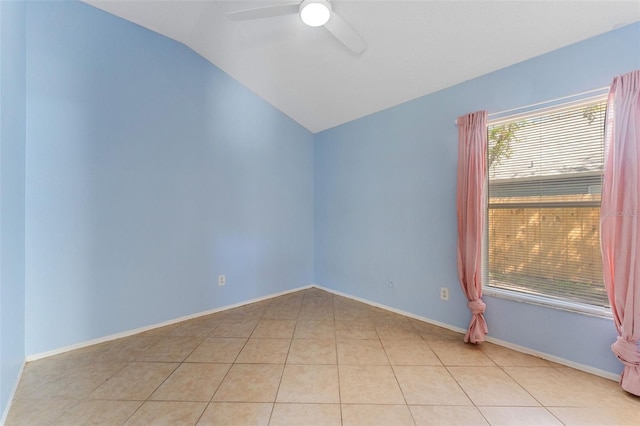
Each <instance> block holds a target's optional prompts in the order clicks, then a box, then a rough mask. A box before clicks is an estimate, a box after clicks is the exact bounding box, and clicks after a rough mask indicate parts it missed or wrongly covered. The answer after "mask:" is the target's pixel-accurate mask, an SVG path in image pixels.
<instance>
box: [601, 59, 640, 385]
mask: <svg viewBox="0 0 640 426" xmlns="http://www.w3.org/2000/svg"><path fill="white" fill-rule="evenodd" d="M639 192H640V70H637V71H633V72H631V73H629V74H625V75H622V76H618V77H616V78H615V79H614V80H613V83H612V85H611V89H610V91H609V98H608V101H607V114H606V122H605V165H604V179H603V184H602V205H601V210H600V239H601V247H602V263H603V265H602V266H603V274H604V282H605V287H606V289H607V295H608V297H609V302H610V304H611V311H612V313H613V319H614V323H615V326H616V329H617V331H618V338H617V340H616V342H615V343H614V344H613V345H612V346H611V349H612V351H613V353H614V354H615V355H616V356H617V357H618V359H619V360H620V361H621V362H622V364H623V365H624V370H623V372H622V376H621V377H620V384H621V386H622V388H623V389H624V390H626V391H627V392H629V393H631V394H634V395H638V396H640V346H639V342H640V260H639V257H640V214H639V209H640V206H639V205H638V199H639V198H640V195H639Z"/></svg>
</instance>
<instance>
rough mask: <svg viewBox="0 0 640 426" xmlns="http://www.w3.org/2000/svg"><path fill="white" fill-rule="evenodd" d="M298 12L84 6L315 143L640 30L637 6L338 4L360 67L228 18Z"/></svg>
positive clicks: (310, 44)
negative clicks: (537, 59) (198, 64)
mask: <svg viewBox="0 0 640 426" xmlns="http://www.w3.org/2000/svg"><path fill="white" fill-rule="evenodd" d="M296 1H297V0H293V1H289V2H286V1H285V2H282V1H277V0H275V1H271V0H262V1H237V0H209V1H192V0H173V1H172V0H168V1H167V0H164V1H139V0H117V1H113V0H112V1H105V0H86V3H89V4H91V5H93V6H96V7H98V8H100V9H103V10H105V11H107V12H110V13H112V14H114V15H117V16H120V17H122V18H124V19H127V20H129V21H131V22H134V23H136V24H139V25H141V26H143V27H146V28H148V29H150V30H152V31H156V32H158V33H160V34H163V35H165V36H167V37H170V38H172V39H175V40H177V41H179V42H182V43H184V44H185V45H187V46H189V47H190V48H191V49H193V50H194V51H196V52H198V53H199V54H200V55H202V56H203V57H204V58H206V59H207V60H209V61H210V62H211V63H213V64H214V65H216V66H217V67H218V68H220V69H222V70H223V71H225V72H226V73H228V74H229V75H231V76H232V77H233V78H235V79H236V80H238V81H240V82H241V83H242V84H244V85H245V86H246V87H248V88H249V89H250V90H252V91H253V92H254V93H256V94H257V95H258V96H260V97H262V98H264V99H265V100H266V101H267V102H269V103H271V104H272V105H274V106H275V107H276V108H278V109H279V110H281V111H282V112H284V113H285V114H287V115H288V116H290V117H291V118H293V119H294V120H296V121H297V122H298V123H300V124H301V125H302V126H304V127H305V128H307V129H308V130H310V131H311V132H313V133H316V132H319V131H322V130H325V129H328V128H331V127H334V126H337V125H339V124H342V123H345V122H348V121H351V120H354V119H356V118H359V117H363V116H365V115H368V114H371V113H374V112H377V111H380V110H383V109H386V108H389V107H391V106H394V105H398V104H400V103H403V102H406V101H408V100H411V99H415V98H418V97H420V96H423V95H426V94H429V93H433V92H435V91H438V90H440V89H443V88H446V87H450V86H452V85H455V84H457V83H460V82H463V81H465V80H469V79H472V78H474V77H477V76H480V75H483V74H486V73H489V72H491V71H495V70H498V69H501V68H504V67H507V66H509V65H512V64H515V63H518V62H521V61H524V60H526V59H529V58H532V57H534V56H537V55H540V54H543V53H546V52H550V51H552V50H555V49H558V48H560V47H563V46H566V45H569V44H572V43H575V42H578V41H581V40H584V39H587V38H589V37H592V36H595V35H598V34H602V33H605V32H607V31H610V30H612V29H615V28H618V27H621V26H624V25H627V24H630V23H633V22H636V21H639V20H640V1H638V0H632V1H615V0H604V1H585V0H582V1H521V0H514V1H488V0H474V1H430V0H422V1H419V0H418V1H401V0H387V1H371V0H359V1H340V0H335V1H332V5H333V9H334V10H335V11H336V12H337V13H338V14H339V15H340V16H341V17H342V18H343V19H344V20H345V21H347V22H348V23H349V24H350V25H351V26H352V27H353V28H354V29H355V30H356V31H357V32H358V33H359V34H360V35H361V36H362V38H363V39H364V40H365V41H366V43H367V49H366V50H365V51H364V53H362V54H360V55H356V54H354V53H352V52H351V51H349V50H348V49H346V48H345V47H344V46H343V45H342V44H340V43H339V42H338V41H337V40H336V39H335V38H333V37H332V35H331V34H330V33H329V32H328V31H327V30H326V28H323V27H318V28H311V27H308V26H306V25H304V24H303V23H302V21H301V20H300V18H299V16H297V15H288V16H280V17H273V18H267V19H260V20H249V21H239V22H238V21H235V22H234V21H231V20H229V19H228V18H227V16H226V13H227V12H230V11H237V10H241V9H247V8H252V7H259V6H267V5H272V4H282V3H292V2H293V3H295V2H296ZM300 1H301V0H300Z"/></svg>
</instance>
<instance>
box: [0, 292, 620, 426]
mask: <svg viewBox="0 0 640 426" xmlns="http://www.w3.org/2000/svg"><path fill="white" fill-rule="evenodd" d="M309 288H317V289H320V290H324V291H326V292H329V293H332V294H335V295H337V296H342V297H346V298H348V299H352V300H355V301H358V302H361V303H365V304H367V305H370V306H374V307H376V308H381V309H384V310H387V311H390V312H394V313H396V314H400V315H404V316H406V317H409V318H413V319H415V320H418V321H423V322H426V323H428V324H432V325H435V326H438V327H442V328H445V329H448V330H452V331H455V332H458V333H466V331H467V330H466V329H463V328H460V327H455V326H452V325H450V324H446V323H443V322H440V321H436V320H433V319H431V318H426V317H423V316H420V315H415V314H413V313H411V312H406V311H403V310H401V309H396V308H393V307H390V306H386V305H383V304H381V303H376V302H372V301H370V300H366V299H362V298H360V297H356V296H352V295H350V294H346V293H342V292H340V291H337V290H333V289H330V288H327V287H323V286H320V285H317V284H309V285H306V286H302V287H298V288H294V289H291V290H287V291H283V292H280V293H274V294H270V295H267V296H262V297H258V298H255V299H251V300H246V301H243V302H240V303H236V304H233V305H227V306H223V307H220V308H215V309H210V310H207V311H204V312H198V313H195V314H191V315H186V316H183V317H180V318H175V319H172V320H169V321H165V322H162V323H158V324H153V325H150V326H146V327H140V328H136V329H133V330H128V331H124V332H121V333H116V334H112V335H109V336H105V337H101V338H98V339H93V340H89V341H85V342H81V343H76V344H74V345H69V346H65V347H62V348H58V349H54V350H52V351H47V352H42V353H38V354H34V355H29V356H27V357H26V359H25V362H31V361H35V360H38V359H42V358H47V357H50V356H54V355H59V354H62V353H65V352H69V351H72V350H75V349H81V348H85V347H87V346H91V345H96V344H99V343H104V342H109V341H111V340H116V339H121V338H123V337H128V336H132V335H134V334H138V333H142V332H145V331H149V330H154V329H156V328H160V327H165V326H167V325H171V324H175V323H178V322H181V321H187V320H190V319H194V318H198V317H201V316H205V315H210V314H214V313H217V312H222V311H226V310H229V309H233V308H238V307H240V306H244V305H249V304H251V303H256V302H261V301H263V300H267V299H271V298H274V297H278V296H283V295H285V294H289V293H295V292H296V291H301V290H306V289H309ZM486 341H487V342H489V343H493V344H496V345H498V346H503V347H505V348H508V349H512V350H515V351H518V352H522V353H524V354H527V355H532V356H536V357H538V358H542V359H545V360H547V361H551V362H555V363H557V364H560V365H564V366H567V367H571V368H575V369H576V370H580V371H584V372H587V373H590V374H593V375H595V376H599V377H604V378H606V379H610V380H614V381H619V380H620V375H618V374H615V373H610V372H608V371H604V370H600V369H598V368H594V367H590V366H588V365H583V364H579V363H577V362H574V361H571V360H567V359H564V358H560V357H557V356H555V355H550V354H547V353H544V352H539V351H536V350H534V349H531V348H527V347H525V346H520V345H516V344H514V343H510V342H507V341H504V340H500V339H496V338H494V337H491V336H487V337H486ZM23 369H24V364H23V367H22V369H21V370H20V375H21V374H22V370H23ZM19 377H20V376H19ZM17 384H18V382H16V387H17ZM14 392H15V389H14ZM12 397H13V396H12ZM7 412H8V410H5V413H4V415H6V413H7ZM3 419H4V417H3ZM0 424H2V423H0Z"/></svg>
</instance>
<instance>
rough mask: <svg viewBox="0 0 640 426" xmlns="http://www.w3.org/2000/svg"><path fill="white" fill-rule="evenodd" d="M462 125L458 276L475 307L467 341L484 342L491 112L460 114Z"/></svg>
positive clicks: (459, 149) (485, 327) (459, 164)
mask: <svg viewBox="0 0 640 426" xmlns="http://www.w3.org/2000/svg"><path fill="white" fill-rule="evenodd" d="M456 123H457V125H458V178H457V194H456V199H457V211H458V275H459V277H460V285H461V286H462V291H463V292H464V294H465V295H466V296H467V300H468V301H469V302H468V303H467V306H468V307H469V309H470V310H471V321H470V323H469V330H468V331H467V334H466V335H465V336H464V341H465V342H467V343H476V344H477V343H481V342H483V341H484V336H485V335H486V334H487V333H488V332H489V330H488V328H487V323H486V321H485V319H484V312H485V309H486V305H485V304H484V302H483V301H482V243H483V238H484V237H483V236H484V228H485V214H486V208H487V206H486V194H485V188H486V176H487V112H486V111H478V112H474V113H471V114H467V115H464V116H462V117H459V118H458V120H457V121H456Z"/></svg>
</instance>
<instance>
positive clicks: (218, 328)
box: [7, 289, 640, 426]
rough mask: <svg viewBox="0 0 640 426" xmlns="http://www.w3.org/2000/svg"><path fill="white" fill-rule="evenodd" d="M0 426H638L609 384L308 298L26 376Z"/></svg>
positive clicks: (637, 414) (381, 314)
mask: <svg viewBox="0 0 640 426" xmlns="http://www.w3.org/2000/svg"><path fill="white" fill-rule="evenodd" d="M7 424H8V425H84V424H105V425H121V424H127V425H183V424H184V425H195V424H198V425H225V426H229V425H231V426H233V425H238V426H244V425H304V426H311V425H323V426H329V425H345V426H347V425H367V426H372V425H384V426H389V425H394V426H395V425H397V426H401V425H418V426H419V425H446V426H454V425H487V424H491V425H518V426H520V425H536V426H539V425H562V424H565V425H580V426H583V425H634V426H637V425H640V398H637V397H633V396H631V395H629V394H626V393H625V392H624V391H622V390H621V389H620V388H619V386H618V384H617V383H615V382H612V381H610V380H607V379H603V378H600V377H596V376H592V375H589V374H586V373H583V372H580V371H577V370H573V369H570V368H567V367H563V366H559V365H557V364H553V363H550V362H547V361H544V360H542V359H539V358H535V357H531V356H528V355H524V354H521V353H518V352H514V351H511V350H508V349H505V348H502V347H499V346H496V345H492V344H489V343H483V344H482V345H479V346H475V345H467V344H464V343H462V336H461V335H460V334H458V333H454V332H451V331H448V330H445V329H442V328H438V327H435V326H432V325H429V324H426V323H423V322H420V321H416V320H413V319H410V318H406V317H403V316H401V315H397V314H394V313H390V312H387V311H384V310H382V309H378V308H374V307H371V306H369V305H366V304H363V303H359V302H355V301H353V300H350V299H346V298H343V297H339V296H335V295H332V294H330V293H327V292H324V291H321V290H318V289H309V290H304V291H300V292H296V293H292V294H288V295H286V296H282V297H278V298H274V299H271V300H267V301H264V302H260V303H255V304H252V305H247V306H243V307H240V308H236V309H232V310H228V311H225V312H220V313H217V314H213V315H209V316H206V317H201V318H198V319H194V320H190V321H185V322H182V323H179V324H175V325H171V326H169V327H164V328H161V329H155V330H153V331H149V332H146V333H141V334H138V335H136V336H132V337H127V338H124V339H119V340H115V341H112V342H108V343H104V344H100V345H95V346H91V347H88V348H84V349H80V350H76V351H72V352H67V353H65V354H62V355H58V356H55V357H50V358H47V359H43V360H40V361H35V362H31V363H28V364H27V365H26V367H25V371H24V374H23V377H22V380H21V382H20V384H19V386H18V390H17V392H16V398H15V400H14V402H13V405H12V408H11V411H10V412H9V416H8V420H7Z"/></svg>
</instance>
